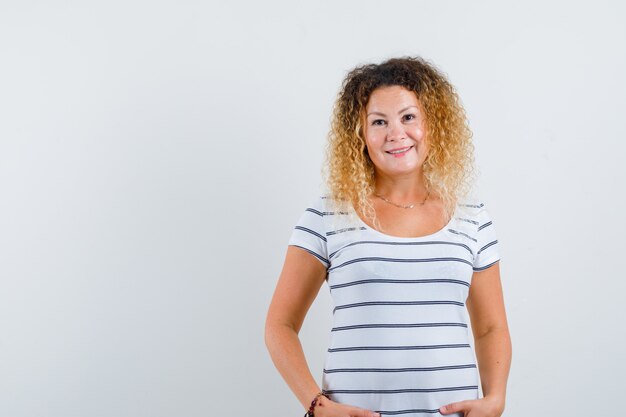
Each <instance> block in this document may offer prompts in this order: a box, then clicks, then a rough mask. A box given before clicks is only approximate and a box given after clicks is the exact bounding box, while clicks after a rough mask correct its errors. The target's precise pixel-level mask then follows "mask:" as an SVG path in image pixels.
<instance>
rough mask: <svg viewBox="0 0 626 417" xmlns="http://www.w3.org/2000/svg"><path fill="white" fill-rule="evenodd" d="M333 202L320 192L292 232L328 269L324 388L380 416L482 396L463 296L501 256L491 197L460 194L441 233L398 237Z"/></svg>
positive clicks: (427, 410)
mask: <svg viewBox="0 0 626 417" xmlns="http://www.w3.org/2000/svg"><path fill="white" fill-rule="evenodd" d="M331 203H332V200H331V199H330V198H327V197H318V198H316V199H315V200H314V202H313V203H312V204H311V205H310V206H309V207H308V208H307V209H306V210H305V211H304V213H302V215H301V217H300V219H299V221H298V223H297V225H296V226H295V228H294V230H293V232H292V235H291V237H290V239H289V245H293V246H297V247H300V248H302V249H304V250H305V251H307V252H309V253H310V254H312V255H313V256H315V258H316V259H318V260H319V261H320V262H321V263H322V264H323V265H324V266H326V268H327V271H328V275H327V285H328V287H329V289H330V293H331V296H332V299H333V302H334V309H333V327H332V329H331V331H330V346H329V348H328V352H327V356H326V362H325V364H324V370H323V376H322V390H323V391H324V392H325V393H327V394H328V395H329V397H330V398H331V399H332V400H333V401H336V402H339V403H342V404H348V405H353V406H357V407H361V408H365V409H368V410H373V411H376V412H379V413H381V415H383V416H384V415H403V416H405V415H406V416H426V415H437V414H438V413H439V407H441V406H443V405H446V404H449V403H452V402H456V401H462V400H467V399H476V398H478V384H479V376H478V370H477V367H476V362H475V355H474V352H473V351H472V348H471V346H470V344H469V329H468V324H469V319H468V314H467V309H466V307H465V301H466V299H467V295H468V291H469V287H470V284H471V279H472V274H473V273H474V272H475V271H482V270H484V269H486V268H489V267H490V266H492V265H493V264H495V263H496V262H498V261H499V260H500V255H499V253H498V241H497V239H496V232H495V228H494V225H493V223H492V221H491V219H490V216H489V213H488V212H487V210H486V209H485V205H484V204H482V203H480V202H473V203H469V202H465V203H459V204H458V205H457V207H456V211H455V213H454V215H453V216H452V219H451V220H450V222H449V223H448V224H447V225H446V226H445V227H444V228H443V229H441V230H439V231H438V232H436V233H433V234H430V235H427V236H421V237H395V236H389V235H386V234H384V233H381V232H379V231H377V230H375V229H372V228H370V227H369V226H368V225H367V224H365V223H364V222H363V221H362V220H361V219H359V218H358V217H356V216H348V215H347V214H350V213H348V212H346V211H338V210H335V209H334V206H333V205H332V204H331ZM352 214H354V211H353V209H352ZM347 218H350V219H351V220H350V221H349V223H348V224H346V222H345V219H347Z"/></svg>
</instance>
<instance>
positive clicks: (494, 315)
mask: <svg viewBox="0 0 626 417" xmlns="http://www.w3.org/2000/svg"><path fill="white" fill-rule="evenodd" d="M466 305H467V310H468V312H469V315H470V320H471V323H472V332H473V334H474V345H475V349H476V359H477V360H478V370H479V372H480V380H481V383H482V389H483V398H480V399H478V400H468V401H461V402H457V403H452V404H448V405H446V406H444V407H442V408H441V409H440V411H441V414H451V413H455V412H464V415H465V417H500V416H501V415H502V412H503V411H504V404H505V397H506V383H507V379H508V376H509V369H510V367H511V352H512V348H511V337H510V335H509V328H508V325H507V320H506V312H505V309H504V296H503V294H502V284H501V282H500V262H496V263H495V264H493V265H492V266H490V267H489V268H487V269H485V270H482V271H479V272H474V275H473V276H472V284H471V285H470V290H469V295H468V297H467V301H466Z"/></svg>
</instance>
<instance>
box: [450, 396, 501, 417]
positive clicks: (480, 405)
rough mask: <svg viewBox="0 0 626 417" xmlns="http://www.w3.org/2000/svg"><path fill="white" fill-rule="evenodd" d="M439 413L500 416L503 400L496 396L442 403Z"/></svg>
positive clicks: (487, 416) (477, 416)
mask: <svg viewBox="0 0 626 417" xmlns="http://www.w3.org/2000/svg"><path fill="white" fill-rule="evenodd" d="M439 411H440V412H441V414H443V415H446V414H452V413H463V416H464V417H500V416H501V415H502V412H503V411H504V401H502V400H500V399H498V398H495V397H493V398H491V397H484V398H480V399H478V400H467V401H459V402H458V403H451V404H447V405H444V406H443V407H441V408H440V409H439Z"/></svg>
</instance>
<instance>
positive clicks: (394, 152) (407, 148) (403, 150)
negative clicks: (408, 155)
mask: <svg viewBox="0 0 626 417" xmlns="http://www.w3.org/2000/svg"><path fill="white" fill-rule="evenodd" d="M410 148H411V147H410V146H408V147H406V148H404V149H399V150H397V151H393V152H392V151H388V152H389V153H390V154H397V153H402V152H406V151H407V150H409V149H410Z"/></svg>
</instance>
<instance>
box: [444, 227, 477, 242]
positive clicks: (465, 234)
mask: <svg viewBox="0 0 626 417" xmlns="http://www.w3.org/2000/svg"><path fill="white" fill-rule="evenodd" d="M448 232H450V233H454V234H455V235H459V236H464V237H466V238H468V239H469V240H473V241H474V242H478V240H476V239H474V238H473V237H471V236H470V235H468V234H467V233H463V232H459V231H458V230H454V229H448Z"/></svg>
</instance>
